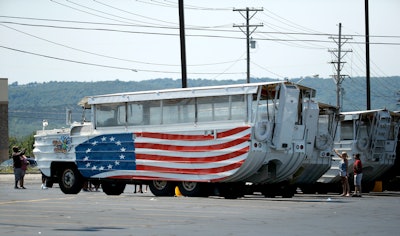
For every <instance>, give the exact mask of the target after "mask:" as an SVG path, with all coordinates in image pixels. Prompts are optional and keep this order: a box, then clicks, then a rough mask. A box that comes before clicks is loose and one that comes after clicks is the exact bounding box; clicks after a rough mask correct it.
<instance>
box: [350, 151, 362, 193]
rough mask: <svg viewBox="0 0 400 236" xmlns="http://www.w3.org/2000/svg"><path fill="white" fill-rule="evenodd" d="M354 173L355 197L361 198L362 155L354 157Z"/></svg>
mask: <svg viewBox="0 0 400 236" xmlns="http://www.w3.org/2000/svg"><path fill="white" fill-rule="evenodd" d="M354 160H355V161H354V164H353V173H354V194H353V195H352V196H353V197H361V196H362V192H361V180H362V175H363V174H362V163H361V160H360V154H359V153H357V154H355V155H354Z"/></svg>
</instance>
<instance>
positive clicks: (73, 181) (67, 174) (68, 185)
mask: <svg viewBox="0 0 400 236" xmlns="http://www.w3.org/2000/svg"><path fill="white" fill-rule="evenodd" d="M59 178H60V179H59V181H58V184H59V185H60V189H61V191H62V192H63V193H65V194H77V193H79V192H80V191H81V189H82V186H83V177H82V175H81V174H80V173H79V171H78V169H77V168H76V167H72V166H69V167H66V168H65V169H63V170H62V172H61V175H60V177H59Z"/></svg>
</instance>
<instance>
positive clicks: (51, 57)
mask: <svg viewBox="0 0 400 236" xmlns="http://www.w3.org/2000/svg"><path fill="white" fill-rule="evenodd" d="M0 48H4V49H8V50H11V51H16V52H21V53H25V54H30V55H34V56H39V57H45V58H49V59H53V60H59V61H66V62H71V63H76V64H83V65H89V66H97V67H103V68H110V69H118V70H128V71H133V72H137V70H136V69H133V68H127V67H117V66H108V65H101V64H95V63H89V62H82V61H75V60H70V59H65V58H60V57H53V56H48V55H44V54H40V53H35V52H28V51H24V50H20V49H16V48H10V47H6V46H2V45H0Z"/></svg>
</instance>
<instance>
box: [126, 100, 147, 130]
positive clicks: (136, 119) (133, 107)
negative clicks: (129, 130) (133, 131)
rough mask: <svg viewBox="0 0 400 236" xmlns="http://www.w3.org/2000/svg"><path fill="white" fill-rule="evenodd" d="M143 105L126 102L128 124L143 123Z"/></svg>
mask: <svg viewBox="0 0 400 236" xmlns="http://www.w3.org/2000/svg"><path fill="white" fill-rule="evenodd" d="M143 114H144V112H143V105H142V104H140V103H129V104H128V125H141V124H142V123H143Z"/></svg>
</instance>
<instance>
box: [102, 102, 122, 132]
mask: <svg viewBox="0 0 400 236" xmlns="http://www.w3.org/2000/svg"><path fill="white" fill-rule="evenodd" d="M125 114H126V113H125V104H103V105H96V127H108V126H123V125H125Z"/></svg>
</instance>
